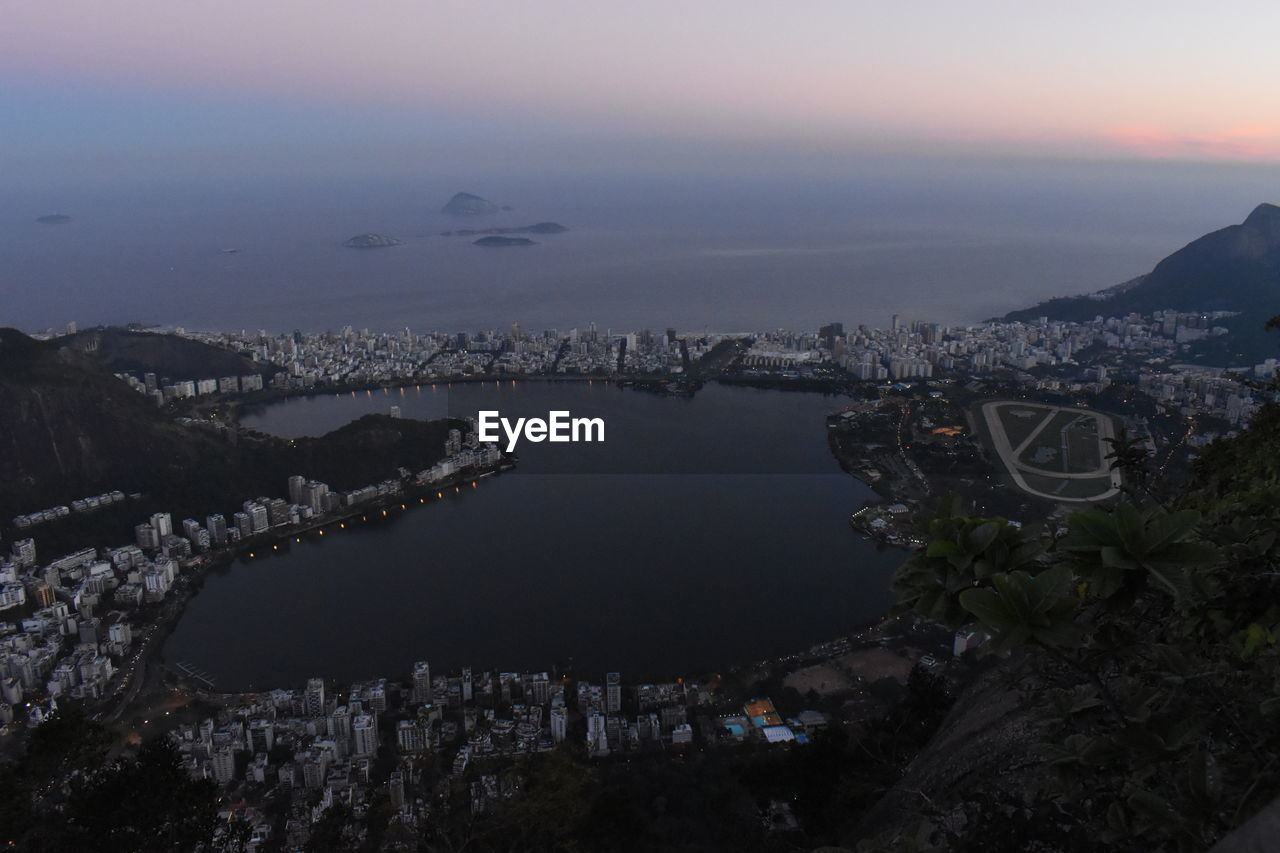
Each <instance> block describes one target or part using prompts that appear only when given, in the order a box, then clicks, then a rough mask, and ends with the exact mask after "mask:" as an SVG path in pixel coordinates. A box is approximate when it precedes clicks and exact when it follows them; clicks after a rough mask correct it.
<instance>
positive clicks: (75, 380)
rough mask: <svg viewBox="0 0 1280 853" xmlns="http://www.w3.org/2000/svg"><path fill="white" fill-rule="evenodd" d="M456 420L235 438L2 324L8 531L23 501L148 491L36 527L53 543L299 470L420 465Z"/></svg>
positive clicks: (1, 527)
mask: <svg viewBox="0 0 1280 853" xmlns="http://www.w3.org/2000/svg"><path fill="white" fill-rule="evenodd" d="M178 340H181V339H178ZM201 346H203V345H201ZM210 349H212V348H210ZM227 355H228V356H230V357H231V358H239V356H236V355H235V354H234V353H227ZM188 366H190V365H189V364H188ZM157 369H158V370H160V369H163V365H162V364H159V365H158V367H157ZM173 370H174V372H177V370H176V369H173ZM448 428H449V424H448V423H447V422H445V421H430V422H428V421H415V420H412V419H408V418H404V419H399V418H390V417H386V416H380V415H369V416H366V417H364V418H361V419H359V420H357V421H355V422H353V423H351V424H348V425H347V426H345V427H343V428H341V429H339V430H335V431H334V432H332V433H329V434H328V435H325V436H321V437H319V438H305V439H298V440H296V441H294V442H289V441H285V440H283V439H277V438H273V437H270V436H259V435H254V436H249V437H247V438H245V439H244V440H240V441H235V440H233V439H234V438H236V436H233V435H232V434H230V433H227V432H225V431H222V432H218V431H214V430H205V429H198V428H190V427H186V426H183V425H181V424H178V423H175V422H173V421H171V420H169V419H168V418H167V417H166V416H165V415H164V414H163V413H162V412H161V411H160V410H158V409H157V408H156V407H155V405H154V404H153V403H151V402H150V401H149V400H148V399H147V398H146V397H144V396H143V395H141V394H139V393H137V392H136V391H133V390H132V389H130V388H129V387H128V386H127V385H125V384H124V383H123V382H121V381H120V380H119V379H117V378H116V377H115V376H114V375H112V373H111V371H110V370H109V369H108V368H107V367H105V366H103V365H102V364H101V363H100V362H99V361H98V360H97V359H96V358H95V357H94V356H91V355H89V354H86V353H85V352H82V351H81V350H79V349H77V348H76V347H73V346H64V345H62V343H61V342H60V341H36V340H33V339H31V338H29V337H27V336H26V335H23V334H22V333H21V332H17V331H15V330H12V329H0V482H3V483H4V484H5V486H6V488H5V489H4V490H0V534H2V535H3V538H4V539H5V540H6V541H11V539H12V535H13V533H14V531H13V529H12V528H10V527H9V522H10V519H11V518H12V517H13V516H14V515H16V514H18V513H26V512H31V511H34V510H39V509H44V508H46V507H49V506H54V505H58V504H69V503H70V502H71V501H73V500H75V499H77V498H82V497H86V496H89V495H96V494H100V493H102V492H106V491H109V490H112V489H120V490H121V491H124V492H126V493H129V492H141V493H143V494H144V498H143V500H142V502H141V503H138V502H126V503H125V504H122V505H119V506H117V507H114V508H112V509H111V510H110V511H104V512H102V513H95V514H93V515H87V516H76V515H73V516H72V517H70V518H67V519H62V520H60V521H56V522H51V523H47V524H44V525H40V526H38V527H35V528H32V530H31V535H34V536H35V537H36V539H37V543H38V544H41V543H43V544H44V545H48V546H49V547H52V548H61V547H64V546H66V545H75V544H88V543H87V542H82V539H83V537H84V536H85V535H86V534H88V535H89V536H90V538H91V539H93V540H94V541H97V538H98V537H105V541H107V542H111V543H112V544H119V543H120V542H123V541H128V539H129V538H130V536H131V531H132V524H134V523H136V522H137V520H138V519H139V518H145V517H146V516H147V515H148V514H149V513H150V512H153V511H157V510H167V511H170V512H173V513H174V514H175V516H176V517H184V516H188V515H191V516H196V517H203V516H204V515H206V514H208V513H210V512H228V511H231V510H234V509H235V508H236V507H237V506H238V505H239V504H240V503H241V502H242V501H244V500H245V499H246V498H249V497H254V496H257V495H269V496H279V495H282V494H283V493H284V491H285V483H286V481H287V478H288V477H289V476H290V475H292V474H302V475H304V476H307V477H313V478H316V479H320V480H323V481H325V482H328V483H329V484H330V485H331V486H332V487H333V488H336V489H350V488H354V487H357V486H362V485H365V484H367V483H370V482H376V481H379V480H383V479H387V478H388V477H394V476H396V469H397V468H399V467H401V466H403V467H407V468H410V469H412V470H420V469H422V468H424V467H427V466H429V465H431V464H432V463H434V462H435V461H436V460H437V459H439V458H440V457H441V456H442V455H443V446H444V440H445V433H446V432H447V431H448Z"/></svg>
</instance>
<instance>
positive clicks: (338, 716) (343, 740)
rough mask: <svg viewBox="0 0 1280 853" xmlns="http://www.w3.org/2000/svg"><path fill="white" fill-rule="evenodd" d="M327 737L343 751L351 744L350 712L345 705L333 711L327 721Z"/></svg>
mask: <svg viewBox="0 0 1280 853" xmlns="http://www.w3.org/2000/svg"><path fill="white" fill-rule="evenodd" d="M328 727H329V737H331V738H333V740H334V742H336V743H338V744H340V745H341V746H342V748H343V749H344V750H345V749H346V747H347V745H348V744H350V743H351V710H350V709H349V708H348V707H347V706H346V705H339V706H338V707H336V708H334V709H333V713H332V714H330V715H329V720H328Z"/></svg>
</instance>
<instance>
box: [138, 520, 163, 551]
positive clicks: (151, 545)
mask: <svg viewBox="0 0 1280 853" xmlns="http://www.w3.org/2000/svg"><path fill="white" fill-rule="evenodd" d="M133 537H134V541H135V542H137V543H138V547H139V548H145V549H146V550H148V551H154V550H155V549H157V548H159V547H160V535H159V534H158V533H156V529H155V527H153V526H152V525H150V524H147V523H145V522H144V523H142V524H139V525H138V526H136V527H134V528H133Z"/></svg>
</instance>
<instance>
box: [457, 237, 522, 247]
mask: <svg viewBox="0 0 1280 853" xmlns="http://www.w3.org/2000/svg"><path fill="white" fill-rule="evenodd" d="M472 245H473V246H536V245H538V244H537V243H535V242H533V241H532V240H530V239H529V238H528V237H498V236H492V237H481V238H480V239H479V240H476V241H475V242H474V243H473V244H472Z"/></svg>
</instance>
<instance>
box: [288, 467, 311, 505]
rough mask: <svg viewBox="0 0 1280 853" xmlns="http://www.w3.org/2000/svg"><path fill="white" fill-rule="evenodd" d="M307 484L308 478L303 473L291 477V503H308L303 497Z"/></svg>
mask: <svg viewBox="0 0 1280 853" xmlns="http://www.w3.org/2000/svg"><path fill="white" fill-rule="evenodd" d="M306 484H307V478H306V477H304V476H302V475H301V474H294V475H293V476H292V477H290V478H289V503H291V504H300V503H306V501H305V500H303V497H302V490H303V488H304V487H305V486H306Z"/></svg>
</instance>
